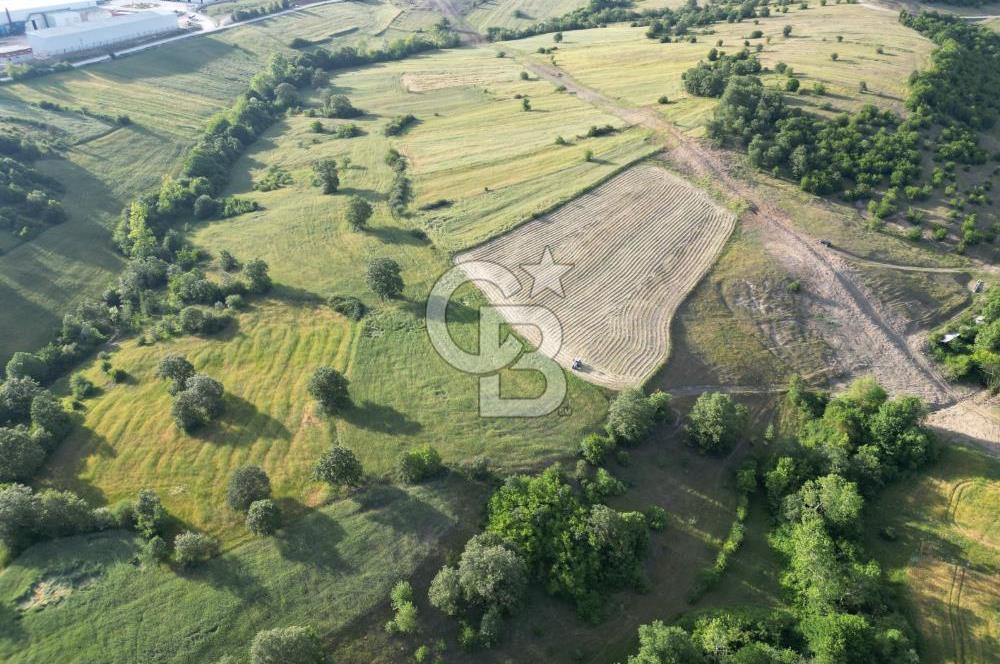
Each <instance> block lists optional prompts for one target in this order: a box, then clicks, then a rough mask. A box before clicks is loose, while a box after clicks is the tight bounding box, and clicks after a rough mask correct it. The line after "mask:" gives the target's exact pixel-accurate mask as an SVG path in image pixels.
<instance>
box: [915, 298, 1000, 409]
mask: <svg viewBox="0 0 1000 664" xmlns="http://www.w3.org/2000/svg"><path fill="white" fill-rule="evenodd" d="M945 339H947V341H945ZM928 343H929V347H930V350H931V355H932V356H933V357H934V358H935V359H936V360H938V361H939V362H941V363H943V365H944V368H945V371H946V373H947V374H948V377H949V378H951V379H952V380H961V379H968V380H972V381H975V382H977V383H980V384H982V385H985V386H987V387H989V388H991V389H994V390H995V389H997V388H1000V288H997V287H995V286H994V287H992V288H990V289H989V290H987V291H986V293H985V295H984V296H983V297H982V298H981V299H980V301H979V302H978V303H977V304H976V306H974V307H972V308H971V309H969V310H968V311H966V312H965V313H964V314H962V316H960V317H959V318H957V319H955V320H953V321H950V322H948V323H947V324H946V325H945V326H944V327H942V328H941V329H939V330H937V331H936V332H934V333H933V334H931V335H930V338H929V340H928Z"/></svg>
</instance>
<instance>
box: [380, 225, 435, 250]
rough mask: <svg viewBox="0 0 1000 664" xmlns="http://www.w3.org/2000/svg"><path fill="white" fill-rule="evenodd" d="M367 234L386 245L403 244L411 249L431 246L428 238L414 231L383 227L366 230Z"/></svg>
mask: <svg viewBox="0 0 1000 664" xmlns="http://www.w3.org/2000/svg"><path fill="white" fill-rule="evenodd" d="M365 233H366V234H368V235H370V236H372V237H375V238H378V239H379V240H380V241H381V242H383V243H384V244H402V245H406V246H410V247H425V246H427V245H428V244H429V241H428V240H427V239H426V238H421V237H418V236H416V235H414V234H413V232H412V230H407V229H405V228H396V227H395V226H383V227H381V228H366V229H365Z"/></svg>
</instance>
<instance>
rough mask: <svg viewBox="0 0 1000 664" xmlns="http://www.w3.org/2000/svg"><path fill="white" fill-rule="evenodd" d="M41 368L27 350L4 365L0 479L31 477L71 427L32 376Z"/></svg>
mask: <svg viewBox="0 0 1000 664" xmlns="http://www.w3.org/2000/svg"><path fill="white" fill-rule="evenodd" d="M43 369H44V367H38V366H36V362H35V358H34V356H31V355H28V354H26V353H17V354H15V355H14V357H13V358H12V359H11V360H10V362H8V364H7V375H8V378H7V380H6V381H4V382H3V383H2V384H0V482H24V481H28V480H30V479H31V478H32V477H33V476H34V474H35V472H36V471H37V470H38V468H39V467H40V466H41V465H42V462H43V461H44V460H45V456H46V455H47V454H48V453H49V452H51V451H52V450H54V449H55V448H56V446H58V445H59V443H61V442H62V441H63V440H64V439H65V438H66V436H68V435H69V432H70V430H71V429H72V427H73V421H72V419H71V418H70V415H69V413H67V412H66V410H65V409H64V408H63V406H62V403H61V402H60V401H59V400H58V399H56V398H55V397H54V396H53V395H52V394H51V393H50V392H49V391H48V390H46V389H44V388H42V387H41V385H39V383H38V381H37V380H36V379H35V378H34V376H37V375H39V374H40V373H42V370H43Z"/></svg>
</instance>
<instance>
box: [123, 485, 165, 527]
mask: <svg viewBox="0 0 1000 664" xmlns="http://www.w3.org/2000/svg"><path fill="white" fill-rule="evenodd" d="M132 513H133V515H134V518H135V529H136V530H138V531H139V533H141V534H142V535H144V536H145V537H152V536H153V535H156V534H157V533H159V532H161V531H162V529H163V525H164V523H165V522H166V520H167V512H166V510H164V509H163V505H162V504H161V503H160V497H159V496H158V495H156V492H154V491H152V490H150V489H140V490H139V495H138V497H137V498H136V501H135V505H134V506H133V508H132Z"/></svg>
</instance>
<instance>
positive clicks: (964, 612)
mask: <svg viewBox="0 0 1000 664" xmlns="http://www.w3.org/2000/svg"><path fill="white" fill-rule="evenodd" d="M998 509H1000V464H998V462H997V461H996V460H995V459H993V458H991V457H989V456H987V455H986V454H983V453H981V452H978V451H974V450H972V449H970V448H966V447H960V446H948V447H947V448H946V449H945V450H944V453H943V456H942V458H941V460H940V461H939V462H938V463H937V464H935V465H934V466H932V467H931V468H930V469H928V470H927V471H925V472H923V473H921V474H920V475H919V476H918V477H917V478H915V479H914V480H913V481H907V482H902V483H899V484H897V485H894V486H892V487H890V488H889V489H888V490H886V491H885V492H884V493H883V494H882V496H880V497H879V499H878V500H877V501H876V502H875V503H874V504H872V505H871V506H870V507H869V508H868V510H867V511H868V514H869V515H870V518H869V521H870V522H871V523H872V527H871V529H870V535H869V540H870V543H871V551H872V552H873V553H875V555H876V556H877V558H878V559H879V560H880V562H882V564H883V565H884V566H885V567H886V568H887V571H888V572H889V573H890V575H891V578H892V579H893V580H895V581H896V582H898V583H899V584H900V585H901V586H902V587H903V589H904V598H905V600H906V603H907V609H908V612H909V613H910V615H911V616H912V618H913V621H914V624H915V626H916V627H917V629H918V630H919V632H920V636H921V646H922V657H921V661H925V662H929V663H931V664H937V663H945V662H947V663H952V662H956V663H958V662H966V663H968V664H978V663H986V662H995V661H996V654H997V652H998V649H1000V589H998V585H997V579H998V578H1000V525H998V522H997V510H998ZM885 528H892V529H894V531H895V534H896V536H897V539H896V540H895V541H892V542H889V541H886V540H885V539H884V537H880V536H879V533H880V532H884V530H883V529H885Z"/></svg>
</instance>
